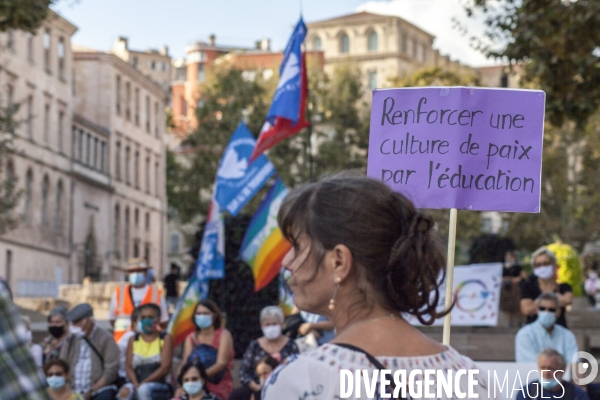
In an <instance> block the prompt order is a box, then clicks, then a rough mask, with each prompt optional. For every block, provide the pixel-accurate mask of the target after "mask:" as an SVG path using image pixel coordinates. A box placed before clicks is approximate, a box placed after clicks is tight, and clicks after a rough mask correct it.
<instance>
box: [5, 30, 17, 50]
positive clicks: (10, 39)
mask: <svg viewBox="0 0 600 400" xmlns="http://www.w3.org/2000/svg"><path fill="white" fill-rule="evenodd" d="M6 36H7V38H6V47H8V48H9V49H11V50H13V49H14V48H15V31H14V30H12V29H9V30H8V31H7V32H6Z"/></svg>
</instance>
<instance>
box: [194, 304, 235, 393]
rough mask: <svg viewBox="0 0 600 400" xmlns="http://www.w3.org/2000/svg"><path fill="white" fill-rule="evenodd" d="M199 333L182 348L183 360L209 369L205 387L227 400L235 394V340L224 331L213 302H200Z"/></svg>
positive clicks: (198, 314)
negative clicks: (194, 362)
mask: <svg viewBox="0 0 600 400" xmlns="http://www.w3.org/2000/svg"><path fill="white" fill-rule="evenodd" d="M192 318H193V321H194V324H195V325H196V331H195V332H192V333H190V335H189V336H188V337H187V338H186V339H185V342H184V345H183V360H185V361H188V362H193V361H196V362H201V363H202V364H203V365H204V366H205V367H206V374H207V376H208V380H207V382H206V387H207V388H208V389H209V390H210V392H211V393H214V394H215V395H216V396H218V397H220V398H222V399H227V398H228V397H229V395H230V394H231V392H232V391H233V378H232V376H231V369H232V367H233V337H232V336H231V333H230V332H229V331H228V330H227V329H225V328H222V327H221V310H220V309H219V307H218V306H217V304H216V303H215V302H214V301H212V300H208V299H205V300H200V301H199V302H198V305H197V306H196V312H195V314H194V316H193V317H192Z"/></svg>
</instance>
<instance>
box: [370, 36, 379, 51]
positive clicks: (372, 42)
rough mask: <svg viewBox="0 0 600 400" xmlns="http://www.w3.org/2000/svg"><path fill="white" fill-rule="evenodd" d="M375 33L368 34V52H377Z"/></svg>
mask: <svg viewBox="0 0 600 400" xmlns="http://www.w3.org/2000/svg"><path fill="white" fill-rule="evenodd" d="M377 45H378V43H377V32H375V31H371V33H369V51H377Z"/></svg>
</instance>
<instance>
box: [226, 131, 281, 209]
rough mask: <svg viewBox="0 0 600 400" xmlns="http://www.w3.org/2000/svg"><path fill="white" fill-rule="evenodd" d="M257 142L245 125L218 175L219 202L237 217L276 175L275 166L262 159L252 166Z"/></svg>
mask: <svg viewBox="0 0 600 400" xmlns="http://www.w3.org/2000/svg"><path fill="white" fill-rule="evenodd" d="M255 145H256V140H255V139H254V136H252V133H250V130H249V129H248V127H247V126H246V125H245V124H244V123H241V124H240V125H239V126H238V128H237V129H236V131H235V132H234V133H233V136H232V137H231V140H230V141H229V144H228V145H227V148H226V149H225V152H224V153H223V157H222V158H221V163H220V164H219V169H218V171H217V179H216V183H215V200H216V201H217V202H218V203H219V205H220V206H221V207H223V208H224V209H226V210H227V211H228V212H229V213H230V214H231V215H233V216H236V215H237V214H238V213H239V212H240V210H241V209H242V208H243V207H244V206H245V205H246V203H248V201H249V200H250V199H251V198H252V197H253V196H254V195H255V194H256V193H257V192H258V191H259V190H260V188H261V187H262V186H263V185H264V184H265V183H266V182H267V181H268V180H269V178H270V177H271V175H273V173H274V172H275V168H274V167H273V164H271V162H270V161H269V160H268V159H267V157H266V156H265V155H261V156H260V157H258V158H257V159H256V160H254V161H253V162H252V164H250V156H251V155H252V151H253V150H254V146H255Z"/></svg>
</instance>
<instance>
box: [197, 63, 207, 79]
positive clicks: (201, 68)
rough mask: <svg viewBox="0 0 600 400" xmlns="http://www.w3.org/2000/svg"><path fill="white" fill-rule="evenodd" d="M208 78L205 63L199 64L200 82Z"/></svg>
mask: <svg viewBox="0 0 600 400" xmlns="http://www.w3.org/2000/svg"><path fill="white" fill-rule="evenodd" d="M205 80H206V73H205V72H204V64H198V82H204V81H205Z"/></svg>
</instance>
